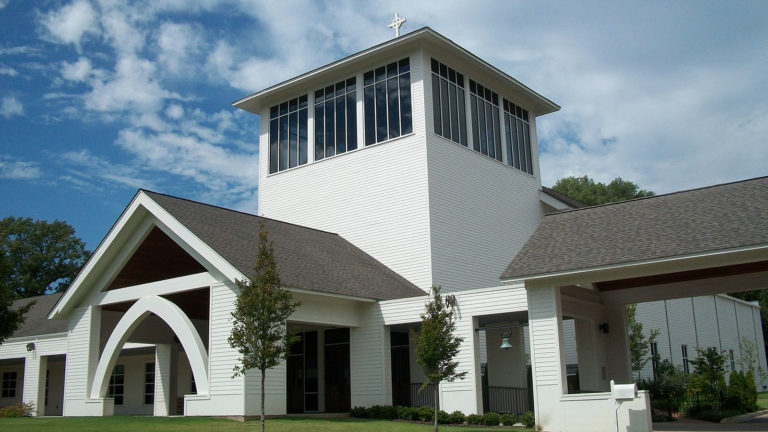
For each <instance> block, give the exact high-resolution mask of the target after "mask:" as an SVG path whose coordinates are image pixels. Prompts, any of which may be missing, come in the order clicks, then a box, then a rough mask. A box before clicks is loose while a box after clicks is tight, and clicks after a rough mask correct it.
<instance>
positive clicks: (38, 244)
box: [0, 216, 90, 297]
mask: <svg viewBox="0 0 768 432" xmlns="http://www.w3.org/2000/svg"><path fill="white" fill-rule="evenodd" d="M0 254H2V255H3V257H4V259H5V260H6V262H5V266H6V270H5V271H6V276H5V277H3V278H2V279H1V280H0V284H2V289H5V290H10V291H12V292H13V296H14V297H34V296H38V295H42V294H47V293H51V292H60V291H64V290H65V289H66V288H67V287H68V286H69V284H70V283H72V280H73V279H74V278H75V276H76V275H77V272H78V271H80V268H81V267H82V266H83V264H85V261H86V260H87V259H88V257H89V256H90V252H89V251H88V250H86V249H85V243H83V241H82V240H80V238H78V237H77V236H75V229H74V228H72V226H71V225H69V224H67V223H66V222H62V221H58V220H55V221H53V222H51V223H48V222H46V221H44V220H38V221H34V220H32V219H31V218H20V217H13V216H9V217H7V218H5V219H3V220H0Z"/></svg>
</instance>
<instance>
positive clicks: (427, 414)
mask: <svg viewBox="0 0 768 432" xmlns="http://www.w3.org/2000/svg"><path fill="white" fill-rule="evenodd" d="M417 410H418V413H419V418H418V420H421V421H429V422H431V421H432V419H433V418H434V416H435V407H431V406H426V405H424V406H421V407H419V408H418V409H417Z"/></svg>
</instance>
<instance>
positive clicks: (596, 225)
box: [501, 177, 768, 280]
mask: <svg viewBox="0 0 768 432" xmlns="http://www.w3.org/2000/svg"><path fill="white" fill-rule="evenodd" d="M759 245H768V177H759V178H755V179H750V180H744V181H739V182H734V183H727V184H721V185H716V186H710V187H705V188H700V189H693V190H688V191H682V192H675V193H670V194H666V195H659V196H654V197H649V198H640V199H635V200H631V201H624V202H619V203H613V204H606V205H600V206H593V207H586V208H581V209H575V210H569V211H563V212H559V213H553V214H550V215H547V216H545V217H544V219H543V220H542V223H541V225H539V228H538V229H537V230H536V232H535V233H534V234H533V236H531V238H530V239H529V240H528V242H527V243H526V244H525V245H524V246H523V248H522V249H521V250H520V252H519V253H518V254H517V255H516V256H515V258H514V259H513V260H512V262H511V263H510V264H509V266H508V267H507V269H506V270H505V271H504V272H503V273H502V274H501V279H502V280H516V279H526V278H531V277H535V276H545V275H551V274H558V273H562V272H569V271H576V270H584V269H593V268H600V267H605V266H612V265H622V264H630V263H638V262H645V261H649V260H657V259H664V258H673V257H683V256H689V255H694V254H699V253H708V252H714V251H725V250H732V249H739V248H746V247H752V246H759Z"/></svg>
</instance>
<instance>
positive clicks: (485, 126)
mask: <svg viewBox="0 0 768 432" xmlns="http://www.w3.org/2000/svg"><path fill="white" fill-rule="evenodd" d="M469 94H470V98H469V100H470V106H471V110H472V138H473V140H472V144H473V148H474V149H475V151H478V152H480V153H482V154H484V155H486V156H489V157H491V158H493V159H496V160H497V161H501V127H500V126H499V121H500V120H499V95H498V94H497V93H496V92H494V91H491V90H490V89H488V88H486V87H483V86H482V85H480V84H478V83H476V82H475V81H472V80H469Z"/></svg>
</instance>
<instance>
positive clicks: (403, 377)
mask: <svg viewBox="0 0 768 432" xmlns="http://www.w3.org/2000/svg"><path fill="white" fill-rule="evenodd" d="M390 336H391V339H390V340H391V346H392V404H393V405H402V406H411V364H410V361H409V348H408V333H395V332H392V333H391V335H390Z"/></svg>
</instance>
